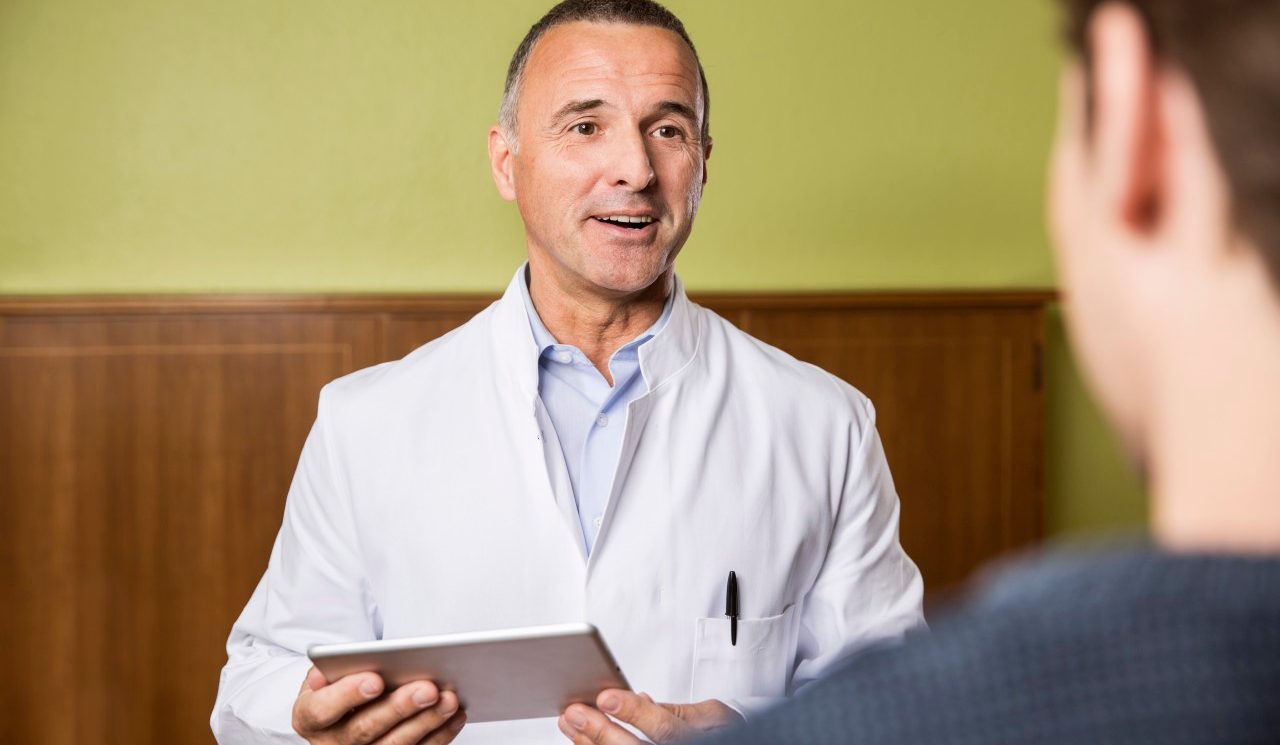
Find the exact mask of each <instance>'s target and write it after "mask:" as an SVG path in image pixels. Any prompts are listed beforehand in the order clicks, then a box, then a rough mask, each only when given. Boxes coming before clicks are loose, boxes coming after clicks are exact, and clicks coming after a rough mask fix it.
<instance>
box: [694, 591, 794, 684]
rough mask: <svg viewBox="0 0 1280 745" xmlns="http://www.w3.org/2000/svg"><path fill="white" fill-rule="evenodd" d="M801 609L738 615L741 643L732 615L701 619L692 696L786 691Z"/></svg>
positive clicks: (790, 608) (791, 607)
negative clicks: (733, 636)
mask: <svg viewBox="0 0 1280 745" xmlns="http://www.w3.org/2000/svg"><path fill="white" fill-rule="evenodd" d="M796 618H797V616H796V608H795V606H794V605H791V606H788V607H787V609H786V610H785V611H783V612H782V613H781V614H780V615H777V616H769V617H767V618H740V619H738V643H737V644H736V645H735V644H731V643H730V640H729V635H730V628H729V619H728V618H726V617H723V616H722V617H719V618H699V619H698V620H697V625H696V628H695V632H694V633H695V637H694V642H693V680H692V683H691V687H690V698H689V700H690V701H702V700H705V699H709V698H716V699H721V700H723V699H729V698H748V697H754V696H785V695H786V693H787V686H788V684H789V683H790V678H791V662H792V658H793V657H795V648H796V638H797V629H796Z"/></svg>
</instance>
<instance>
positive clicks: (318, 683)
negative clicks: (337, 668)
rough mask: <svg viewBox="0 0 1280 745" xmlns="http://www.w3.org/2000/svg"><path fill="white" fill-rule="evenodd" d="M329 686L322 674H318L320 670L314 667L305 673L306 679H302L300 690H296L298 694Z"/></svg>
mask: <svg viewBox="0 0 1280 745" xmlns="http://www.w3.org/2000/svg"><path fill="white" fill-rule="evenodd" d="M327 685H329V681H328V680H326V679H325V677H324V673H322V672H320V668H318V667H316V666H315V665H312V666H311V669H310V670H308V671H307V677H305V678H303V679H302V688H300V689H298V693H302V692H303V691H318V690H320V689H321V688H324V687H325V686H327Z"/></svg>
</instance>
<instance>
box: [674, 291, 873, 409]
mask: <svg viewBox="0 0 1280 745" xmlns="http://www.w3.org/2000/svg"><path fill="white" fill-rule="evenodd" d="M691 305H692V306H693V307H694V308H695V309H696V312H697V313H698V314H699V315H700V316H701V318H702V328H703V337H704V346H705V347H707V349H706V350H705V351H706V356H707V357H708V358H710V359H711V360H715V361H718V362H722V363H723V364H724V365H725V366H726V368H727V370H728V371H729V372H731V373H732V374H734V375H739V374H742V375H749V376H750V377H751V379H752V381H753V382H754V383H756V384H757V385H758V386H759V388H760V389H761V390H767V391H768V392H769V396H770V397H771V400H774V401H776V402H778V404H780V405H781V406H783V407H786V408H788V409H791V410H797V411H801V412H817V411H821V412H830V413H841V414H844V415H854V416H856V417H858V418H868V419H873V418H874V407H873V406H872V405H871V401H870V399H868V398H867V396H866V395H864V394H863V393H862V391H860V390H858V389H857V388H855V387H854V386H852V385H850V384H849V383H848V382H846V381H845V380H843V379H841V378H840V377H838V376H836V375H833V374H831V373H829V372H827V371H826V370H823V369H822V368H821V367H818V366H817V365H814V364H812V363H809V362H805V361H804V360H800V359H797V358H796V357H795V356H793V355H791V354H790V353H788V352H786V351H783V350H782V349H779V348H778V347H775V346H773V345H772V344H769V343H767V342H765V341H761V340H760V339H757V338H756V337H754V336H752V335H751V334H749V333H747V332H746V331H743V330H742V329H740V328H738V327H737V326H735V325H734V324H733V323H731V322H730V321H729V320H727V319H725V318H723V317H722V316H720V315H719V314H717V313H716V312H715V311H712V310H710V309H708V308H704V307H702V306H698V305H693V304H692V303H691Z"/></svg>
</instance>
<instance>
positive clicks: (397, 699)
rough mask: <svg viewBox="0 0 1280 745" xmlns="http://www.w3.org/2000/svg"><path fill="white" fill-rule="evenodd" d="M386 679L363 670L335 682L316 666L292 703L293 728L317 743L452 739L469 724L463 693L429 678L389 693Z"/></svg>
mask: <svg viewBox="0 0 1280 745" xmlns="http://www.w3.org/2000/svg"><path fill="white" fill-rule="evenodd" d="M384 689H385V685H384V683H383V680H382V677H381V676H379V675H378V674H377V673H373V672H363V673H358V674H355V675H348V676H345V677H342V678H339V679H337V680H334V681H332V682H330V681H329V680H327V679H326V678H325V676H324V674H323V673H321V672H320V671H319V670H318V669H317V668H315V667H313V668H311V670H310V671H309V672H308V673H307V678H306V680H305V681H304V682H303V684H302V690H301V691H299V693H298V698H297V700H296V701H294V704H293V728H294V729H295V730H296V731H297V732H298V734H299V735H301V736H302V737H304V738H305V739H306V740H307V742H309V743H312V745H339V744H341V745H366V744H368V743H377V744H378V745H399V744H400V743H405V744H406V745H408V744H410V743H419V742H421V743H428V744H429V745H444V743H449V742H452V741H453V739H454V738H455V737H457V736H458V733H459V732H461V731H462V727H463V725H464V724H466V721H467V714H466V712H464V711H460V710H459V709H458V696H457V694H455V693H453V692H452V691H444V692H440V691H439V689H437V688H436V686H435V684H434V683H431V682H430V681H426V680H423V681H418V682H416V683H411V684H409V685H404V686H401V687H399V688H397V689H395V690H394V691H392V692H391V693H389V694H388V695H386V696H385V697H381V698H380V696H382V692H383V690H384Z"/></svg>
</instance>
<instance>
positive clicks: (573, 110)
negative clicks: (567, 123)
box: [551, 98, 698, 128]
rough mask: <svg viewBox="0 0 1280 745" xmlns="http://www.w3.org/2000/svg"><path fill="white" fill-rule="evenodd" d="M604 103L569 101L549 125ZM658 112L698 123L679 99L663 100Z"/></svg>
mask: <svg viewBox="0 0 1280 745" xmlns="http://www.w3.org/2000/svg"><path fill="white" fill-rule="evenodd" d="M604 105H605V104H604V99H600V98H588V99H583V100H580V101H570V102H569V103H567V104H565V105H564V106H561V107H560V108H559V110H557V111H556V113H555V115H554V116H552V117H551V127H552V128H555V127H557V126H559V124H560V122H562V121H564V120H565V119H568V118H569V117H571V116H574V115H576V114H581V113H583V112H586V111H593V110H595V109H598V108H600V107H601V106H604ZM658 114H659V115H667V114H674V115H676V116H681V117H684V118H685V119H688V120H689V122H690V123H693V124H697V123H698V114H697V112H695V111H694V110H693V108H692V107H691V106H689V105H688V104H684V103H681V102H679V101H663V102H662V103H660V104H658Z"/></svg>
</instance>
